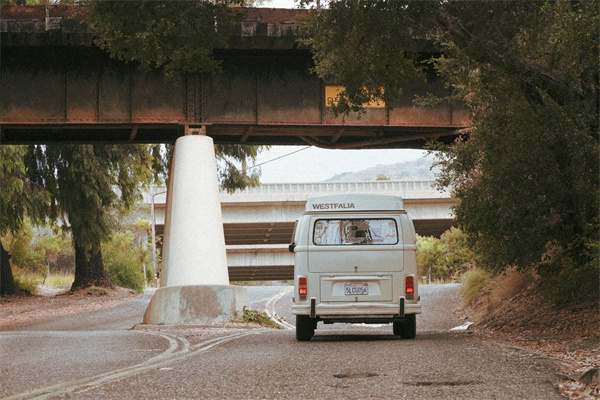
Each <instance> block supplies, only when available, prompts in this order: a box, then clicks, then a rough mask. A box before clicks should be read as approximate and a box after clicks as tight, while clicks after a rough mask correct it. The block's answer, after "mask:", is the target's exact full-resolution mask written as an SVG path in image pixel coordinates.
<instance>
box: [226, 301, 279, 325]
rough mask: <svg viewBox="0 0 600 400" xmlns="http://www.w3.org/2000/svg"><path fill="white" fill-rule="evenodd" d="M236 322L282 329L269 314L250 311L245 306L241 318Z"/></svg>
mask: <svg viewBox="0 0 600 400" xmlns="http://www.w3.org/2000/svg"><path fill="white" fill-rule="evenodd" d="M236 321H240V322H246V323H251V324H257V325H261V326H265V327H267V328H274V329H281V326H279V325H278V324H276V323H275V322H274V321H273V320H271V318H269V316H268V315H267V313H265V312H263V311H257V310H248V309H246V307H245V306H244V311H243V313H242V316H241V318H238V319H237V320H236Z"/></svg>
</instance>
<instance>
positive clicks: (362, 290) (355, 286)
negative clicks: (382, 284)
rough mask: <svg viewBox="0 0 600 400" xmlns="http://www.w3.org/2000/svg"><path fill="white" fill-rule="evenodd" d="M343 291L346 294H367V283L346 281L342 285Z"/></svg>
mask: <svg viewBox="0 0 600 400" xmlns="http://www.w3.org/2000/svg"><path fill="white" fill-rule="evenodd" d="M344 293H345V294H346V296H353V295H357V294H358V295H368V294H369V284H368V283H346V284H345V285H344Z"/></svg>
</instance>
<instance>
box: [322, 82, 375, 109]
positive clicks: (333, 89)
mask: <svg viewBox="0 0 600 400" xmlns="http://www.w3.org/2000/svg"><path fill="white" fill-rule="evenodd" d="M342 90H344V87H343V86H333V85H327V86H325V105H326V106H327V107H332V106H336V105H337V104H338V102H339V100H340V92H341V91H342ZM362 106H363V107H364V108H385V101H383V100H376V101H371V102H369V103H364V104H363V105H362Z"/></svg>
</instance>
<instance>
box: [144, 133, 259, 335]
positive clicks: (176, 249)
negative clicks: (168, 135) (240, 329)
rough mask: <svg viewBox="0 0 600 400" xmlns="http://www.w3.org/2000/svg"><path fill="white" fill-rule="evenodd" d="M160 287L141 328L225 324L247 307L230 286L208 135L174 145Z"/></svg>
mask: <svg viewBox="0 0 600 400" xmlns="http://www.w3.org/2000/svg"><path fill="white" fill-rule="evenodd" d="M160 284H161V288H160V289H158V290H157V291H156V293H155V294H154V296H153V297H152V300H151V301H150V304H149V305H148V308H147V309H146V314H145V315H144V323H145V324H186V323H202V322H209V321H227V320H230V319H231V318H233V317H235V315H236V313H238V312H241V311H242V309H243V307H244V306H245V305H248V304H249V301H248V296H247V293H246V290H245V289H244V288H241V287H236V286H231V285H229V274H228V272H227V256H226V252H225V238H224V234H223V219H222V215H221V204H220V201H219V182H218V179H217V167H216V162H215V152H214V145H213V140H212V139H211V138H210V137H207V136H196V135H194V136H184V137H181V138H179V139H178V140H177V142H176V143H175V151H174V153H173V159H172V160H171V167H170V171H169V183H168V188H167V205H166V215H165V234H164V242H163V256H162V268H161V272H160Z"/></svg>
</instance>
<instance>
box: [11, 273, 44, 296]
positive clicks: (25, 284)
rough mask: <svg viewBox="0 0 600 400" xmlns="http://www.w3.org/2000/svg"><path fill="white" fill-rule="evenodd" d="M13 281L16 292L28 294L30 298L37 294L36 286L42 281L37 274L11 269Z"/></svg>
mask: <svg viewBox="0 0 600 400" xmlns="http://www.w3.org/2000/svg"><path fill="white" fill-rule="evenodd" d="M13 279H14V280H15V286H16V288H17V290H18V291H21V292H25V293H28V294H30V295H32V296H35V295H36V294H38V289H37V285H39V284H41V283H42V281H43V278H42V276H41V275H40V274H39V273H35V272H31V271H27V270H22V269H19V268H13Z"/></svg>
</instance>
